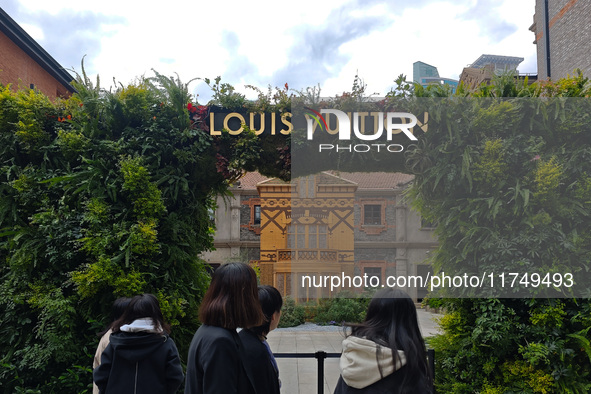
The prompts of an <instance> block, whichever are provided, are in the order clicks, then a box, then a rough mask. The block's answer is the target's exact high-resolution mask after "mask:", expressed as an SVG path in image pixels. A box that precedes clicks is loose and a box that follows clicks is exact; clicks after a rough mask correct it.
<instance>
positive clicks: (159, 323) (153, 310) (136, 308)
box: [113, 294, 170, 333]
mask: <svg viewBox="0 0 591 394" xmlns="http://www.w3.org/2000/svg"><path fill="white" fill-rule="evenodd" d="M137 319H151V320H152V323H153V325H154V328H156V329H158V328H161V329H162V330H163V331H164V332H166V333H169V332H170V327H169V326H168V325H167V324H166V323H165V322H164V317H163V316H162V311H161V310H160V303H159V302H158V299H157V298H156V297H155V296H154V295H152V294H142V295H137V296H135V297H133V298H132V299H131V301H129V306H128V307H127V308H126V309H125V312H123V315H122V316H121V317H120V318H119V319H117V320H116V321H115V322H114V323H113V332H117V331H119V330H120V328H121V326H123V325H125V324H131V323H133V322H134V321H135V320H137Z"/></svg>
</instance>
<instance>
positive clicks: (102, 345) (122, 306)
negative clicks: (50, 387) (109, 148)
mask: <svg viewBox="0 0 591 394" xmlns="http://www.w3.org/2000/svg"><path fill="white" fill-rule="evenodd" d="M130 301H131V298H129V297H119V298H117V299H116V300H115V302H113V307H112V309H111V315H112V319H111V323H109V325H108V326H107V328H106V329H105V330H104V331H102V332H100V333H99V336H100V337H101V339H100V341H99V344H98V346H97V348H96V352H95V353H94V360H93V362H92V369H94V368H96V367H98V366H99V365H101V356H102V355H103V352H104V351H105V349H106V348H107V346H108V345H109V339H110V337H111V333H112V332H113V325H114V323H115V322H116V321H117V320H118V319H119V318H121V316H123V313H124V312H125V310H126V309H127V307H128V306H129V302H130ZM92 393H93V394H99V389H98V387H97V386H96V384H94V383H93V384H92Z"/></svg>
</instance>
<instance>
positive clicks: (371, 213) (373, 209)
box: [363, 204, 382, 226]
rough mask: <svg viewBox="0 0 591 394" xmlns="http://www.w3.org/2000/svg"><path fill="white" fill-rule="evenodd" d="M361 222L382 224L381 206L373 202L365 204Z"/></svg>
mask: <svg viewBox="0 0 591 394" xmlns="http://www.w3.org/2000/svg"><path fill="white" fill-rule="evenodd" d="M363 224H364V225H370V226H375V225H378V226H379V225H381V224H382V206H381V205H374V204H366V205H364V206H363Z"/></svg>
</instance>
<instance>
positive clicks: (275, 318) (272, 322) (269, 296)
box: [251, 285, 283, 336]
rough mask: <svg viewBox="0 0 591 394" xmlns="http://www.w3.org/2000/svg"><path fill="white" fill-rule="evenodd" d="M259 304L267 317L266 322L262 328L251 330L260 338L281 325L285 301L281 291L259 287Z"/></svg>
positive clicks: (266, 286) (264, 286)
mask: <svg viewBox="0 0 591 394" xmlns="http://www.w3.org/2000/svg"><path fill="white" fill-rule="evenodd" d="M259 302H260V303H261V309H262V310H263V315H264V316H265V322H264V323H263V324H262V325H260V326H256V327H253V328H251V330H252V331H253V332H255V333H256V334H257V335H259V336H266V335H267V334H268V333H269V332H270V331H273V330H274V329H276V328H277V325H278V324H279V319H280V318H281V307H282V306H283V299H282V298H281V293H279V290H277V289H276V288H274V287H273V286H269V285H261V286H259Z"/></svg>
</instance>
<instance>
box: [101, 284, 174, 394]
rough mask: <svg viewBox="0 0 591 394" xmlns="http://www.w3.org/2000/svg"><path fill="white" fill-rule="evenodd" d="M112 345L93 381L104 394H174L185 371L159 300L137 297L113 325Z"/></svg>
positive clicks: (144, 296) (108, 347)
mask: <svg viewBox="0 0 591 394" xmlns="http://www.w3.org/2000/svg"><path fill="white" fill-rule="evenodd" d="M112 331H113V332H112V334H111V338H110V342H109V345H108V346H107V347H106V349H105V350H104V351H103V354H102V356H101V364H100V365H99V366H98V367H97V368H95V369H94V371H93V378H94V382H95V383H96V385H97V386H98V388H99V390H100V392H101V393H105V392H106V393H109V394H116V393H146V394H148V393H154V394H161V393H174V392H176V391H177V389H178V388H179V387H180V385H181V383H182V382H183V369H182V367H181V360H180V358H179V352H178V350H177V348H176V345H175V343H174V341H173V340H172V339H171V338H170V337H169V336H168V334H169V333H170V327H169V326H168V325H167V324H166V323H165V322H164V317H163V316H162V311H161V310H160V304H159V303H158V299H157V298H156V297H155V296H154V295H152V294H142V295H138V296H135V297H133V298H132V299H131V301H130V302H129V306H128V307H127V309H126V310H125V312H124V313H123V316H121V317H120V318H119V319H117V320H116V321H115V322H114V323H113V326H112Z"/></svg>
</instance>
